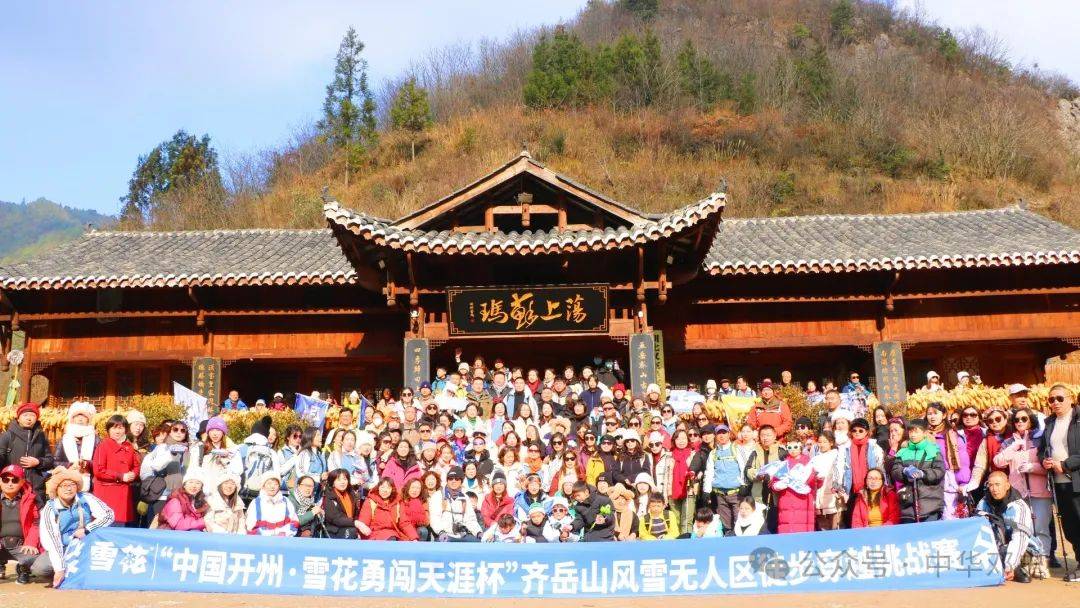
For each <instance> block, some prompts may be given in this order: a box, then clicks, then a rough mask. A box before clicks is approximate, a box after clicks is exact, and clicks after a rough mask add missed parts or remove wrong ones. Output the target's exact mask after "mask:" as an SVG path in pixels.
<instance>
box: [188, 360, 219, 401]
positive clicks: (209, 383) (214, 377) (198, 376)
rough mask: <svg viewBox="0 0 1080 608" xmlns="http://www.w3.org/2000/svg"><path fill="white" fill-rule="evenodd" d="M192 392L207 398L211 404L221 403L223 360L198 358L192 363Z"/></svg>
mask: <svg viewBox="0 0 1080 608" xmlns="http://www.w3.org/2000/svg"><path fill="white" fill-rule="evenodd" d="M191 390H192V391H194V392H196V393H198V394H200V395H202V396H203V397H206V398H207V399H208V400H209V401H210V403H214V404H216V403H219V402H220V401H221V359H218V358H217V357H196V358H195V360H194V361H192V362H191Z"/></svg>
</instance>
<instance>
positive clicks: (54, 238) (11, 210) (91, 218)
mask: <svg viewBox="0 0 1080 608" xmlns="http://www.w3.org/2000/svg"><path fill="white" fill-rule="evenodd" d="M113 222H114V219H113V218H111V217H109V216H106V215H102V214H100V213H98V212H97V211H93V210H90V209H76V208H74V207H68V206H65V205H60V204H58V203H54V202H52V201H50V200H48V199H45V198H39V199H37V200H34V201H31V202H28V203H21V204H20V203H8V202H4V201H0V234H2V235H4V238H3V239H0V261H3V262H9V261H12V260H16V259H24V258H27V257H30V256H32V255H34V254H35V253H37V252H39V251H41V250H43V249H45V248H49V247H55V246H57V245H58V244H61V243H63V242H65V241H69V240H72V239H74V238H76V237H77V236H79V235H80V234H81V233H82V232H83V231H84V230H85V229H86V225H87V224H93V225H94V226H95V227H96V228H102V227H108V226H109V225H111V224H112V223H113Z"/></svg>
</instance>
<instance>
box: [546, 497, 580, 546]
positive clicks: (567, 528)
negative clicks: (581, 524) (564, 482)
mask: <svg viewBox="0 0 1080 608" xmlns="http://www.w3.org/2000/svg"><path fill="white" fill-rule="evenodd" d="M573 529H574V517H573V516H572V515H570V503H569V501H567V499H566V497H564V496H556V497H554V498H552V499H551V513H550V514H549V515H548V518H547V523H546V524H544V538H546V539H547V541H548V542H549V543H576V542H577V541H578V540H579V537H578V535H577V534H574V533H573Z"/></svg>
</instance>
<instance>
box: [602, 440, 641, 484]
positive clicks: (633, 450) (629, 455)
mask: <svg viewBox="0 0 1080 608" xmlns="http://www.w3.org/2000/svg"><path fill="white" fill-rule="evenodd" d="M648 471H649V457H648V456H646V455H645V450H644V449H642V445H641V436H640V435H638V433H637V431H635V430H633V429H626V430H625V431H624V432H623V447H622V457H621V458H620V459H619V462H618V470H616V471H614V475H613V476H612V477H613V478H612V483H622V484H623V485H625V486H626V487H628V488H630V487H633V485H634V481H635V480H636V479H637V476H638V475H640V474H641V473H647V472H648ZM609 472H610V471H609Z"/></svg>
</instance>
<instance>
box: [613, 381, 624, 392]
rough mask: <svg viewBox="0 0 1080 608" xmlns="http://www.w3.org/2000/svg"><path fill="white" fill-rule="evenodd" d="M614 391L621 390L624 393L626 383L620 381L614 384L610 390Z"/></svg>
mask: <svg viewBox="0 0 1080 608" xmlns="http://www.w3.org/2000/svg"><path fill="white" fill-rule="evenodd" d="M615 391H622V392H623V393H625V392H626V385H625V384H623V383H622V382H619V383H617V384H615V386H613V387H611V392H613V393H614V392H615Z"/></svg>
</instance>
